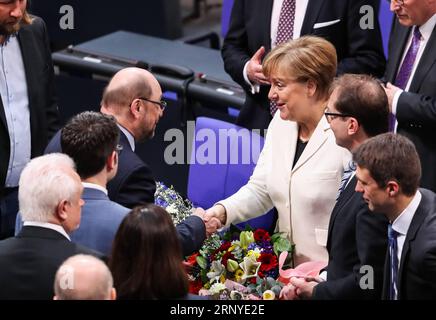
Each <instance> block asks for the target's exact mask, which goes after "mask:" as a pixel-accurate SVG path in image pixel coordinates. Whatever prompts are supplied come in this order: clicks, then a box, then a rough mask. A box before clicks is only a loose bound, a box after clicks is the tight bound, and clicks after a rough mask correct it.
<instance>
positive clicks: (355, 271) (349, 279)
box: [291, 74, 389, 300]
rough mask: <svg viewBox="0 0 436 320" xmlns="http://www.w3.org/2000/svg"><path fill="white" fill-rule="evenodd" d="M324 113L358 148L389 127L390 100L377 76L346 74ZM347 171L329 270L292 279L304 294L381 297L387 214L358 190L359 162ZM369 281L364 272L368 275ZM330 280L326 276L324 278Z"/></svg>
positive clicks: (333, 221) (342, 138)
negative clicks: (370, 205) (370, 204)
mask: <svg viewBox="0 0 436 320" xmlns="http://www.w3.org/2000/svg"><path fill="white" fill-rule="evenodd" d="M333 88H334V89H333V92H332V94H331V96H330V99H329V102H328V106H327V109H326V112H325V115H326V118H327V121H328V122H329V123H330V127H331V128H332V130H333V132H334V134H335V137H336V143H337V144H338V145H340V146H342V147H344V148H347V149H348V150H350V151H353V150H356V149H357V148H358V147H359V146H360V145H361V144H362V143H363V142H365V141H366V140H367V139H369V138H370V137H373V136H376V135H378V134H380V133H383V132H387V130H388V114H389V109H388V103H387V97H386V94H385V92H384V90H383V88H382V86H381V85H380V84H379V82H378V81H377V80H375V79H374V78H371V77H370V76H367V75H350V74H346V75H343V76H341V77H339V78H338V79H337V80H336V81H335V83H334V87H333ZM351 167H352V168H350V170H348V171H345V173H344V178H343V180H342V182H341V187H340V189H339V195H338V198H337V201H336V205H335V207H334V208H333V211H332V214H331V217H330V223H329V230H328V238H327V250H328V252H329V261H328V265H327V267H326V268H325V271H326V274H325V273H321V275H320V278H318V279H317V281H305V280H304V279H292V280H291V283H292V284H293V285H294V286H295V288H293V289H294V291H296V293H297V294H298V296H299V297H300V298H313V299H326V300H332V299H379V298H380V296H381V291H382V284H383V265H384V260H385V255H386V248H387V241H386V239H387V232H386V231H387V225H388V221H387V219H386V217H384V216H383V215H381V214H375V213H373V212H371V211H370V210H369V208H368V205H367V204H366V202H365V201H364V200H363V198H362V194H361V193H359V192H356V191H355V188H356V184H357V179H356V176H355V172H354V170H355V167H354V166H351ZM367 266H370V267H371V270H370V273H368V271H369V270H367V269H365V268H366V267H367ZM368 275H369V277H367V278H368V281H366V278H365V276H368ZM326 279H327V281H325V280H326Z"/></svg>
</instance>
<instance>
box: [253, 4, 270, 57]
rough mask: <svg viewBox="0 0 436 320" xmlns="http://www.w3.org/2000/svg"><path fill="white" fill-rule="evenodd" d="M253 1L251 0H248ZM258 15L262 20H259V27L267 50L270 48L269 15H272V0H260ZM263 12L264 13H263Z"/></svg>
mask: <svg viewBox="0 0 436 320" xmlns="http://www.w3.org/2000/svg"><path fill="white" fill-rule="evenodd" d="M248 1H253V0H248ZM259 2H260V3H261V7H260V12H262V14H261V15H260V16H261V17H262V20H261V21H259V28H261V30H262V36H263V42H262V43H264V44H266V45H265V51H266V52H269V51H270V50H271V16H272V7H273V3H274V1H273V0H261V1H259ZM264 13H265V14H264Z"/></svg>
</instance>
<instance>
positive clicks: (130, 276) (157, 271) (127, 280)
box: [109, 204, 188, 299]
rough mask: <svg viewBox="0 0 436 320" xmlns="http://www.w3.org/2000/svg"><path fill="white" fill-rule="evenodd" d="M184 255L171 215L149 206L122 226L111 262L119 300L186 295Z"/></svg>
mask: <svg viewBox="0 0 436 320" xmlns="http://www.w3.org/2000/svg"><path fill="white" fill-rule="evenodd" d="M181 260H182V252H181V247H180V242H179V239H178V236H177V231H176V228H175V227H174V224H173V222H172V220H171V217H170V215H169V214H168V213H167V212H166V211H165V210H164V209H163V208H161V207H158V206H155V205H152V204H147V205H145V206H141V207H136V208H134V209H133V210H132V211H131V212H130V213H129V214H128V215H127V216H126V217H125V218H124V220H123V222H122V223H121V225H120V227H119V229H118V232H117V234H116V236H115V240H114V243H113V246H112V255H111V259H110V262H109V266H110V269H111V271H112V274H113V277H114V283H115V288H116V289H117V293H118V297H119V299H173V298H181V297H184V296H185V295H186V294H187V290H188V284H187V276H186V273H185V271H184V269H183V266H182V262H181Z"/></svg>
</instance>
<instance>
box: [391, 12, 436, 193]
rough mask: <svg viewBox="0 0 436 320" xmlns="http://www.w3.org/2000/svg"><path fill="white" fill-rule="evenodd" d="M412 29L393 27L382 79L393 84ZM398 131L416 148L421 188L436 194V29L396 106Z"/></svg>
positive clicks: (395, 23) (394, 25)
mask: <svg viewBox="0 0 436 320" xmlns="http://www.w3.org/2000/svg"><path fill="white" fill-rule="evenodd" d="M411 30H412V28H411V27H410V28H406V27H403V26H402V25H400V23H398V21H397V20H396V21H395V22H394V23H393V25H392V31H391V36H390V39H389V57H388V63H387V67H386V74H385V78H386V80H387V81H389V82H392V83H395V78H396V75H397V73H398V70H399V67H400V62H401V58H402V55H403V53H404V50H406V48H405V47H406V45H407V39H408V36H409V34H410V31H411ZM396 116H397V120H398V127H397V132H398V133H400V134H402V135H405V136H406V137H408V138H409V139H410V140H412V141H413V143H414V144H415V146H416V149H417V150H418V154H419V157H420V159H421V166H422V178H421V186H422V187H424V188H428V189H431V190H433V191H435V192H436V166H435V164H436V139H434V127H435V125H436V27H435V28H434V29H433V32H432V34H431V37H430V39H429V41H428V43H427V46H426V47H425V50H424V52H423V54H422V57H421V60H420V61H419V64H418V66H417V69H416V71H415V74H414V77H413V79H412V82H411V85H410V88H409V92H403V93H402V94H401V96H400V98H399V99H398V105H397V114H396Z"/></svg>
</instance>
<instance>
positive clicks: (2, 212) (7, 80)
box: [0, 0, 59, 239]
mask: <svg viewBox="0 0 436 320" xmlns="http://www.w3.org/2000/svg"><path fill="white" fill-rule="evenodd" d="M26 7H27V1H26V0H0V239H3V238H7V237H10V236H13V234H14V225H15V216H16V214H17V211H18V198H17V197H18V181H19V178H20V175H21V171H22V170H23V168H24V166H25V165H26V164H27V163H28V162H29V160H30V159H31V158H33V157H36V156H39V155H41V154H42V153H43V151H44V148H45V147H46V145H47V142H48V141H49V139H50V138H51V137H52V136H53V134H54V133H55V132H56V130H57V129H58V128H59V126H58V125H59V121H58V120H59V114H58V108H57V104H56V101H55V98H54V90H53V75H54V74H53V63H52V59H51V52H50V46H49V40H48V34H47V29H46V27H45V24H44V22H43V21H42V20H41V19H40V18H38V17H33V16H30V15H29V14H28V13H27V10H26Z"/></svg>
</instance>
